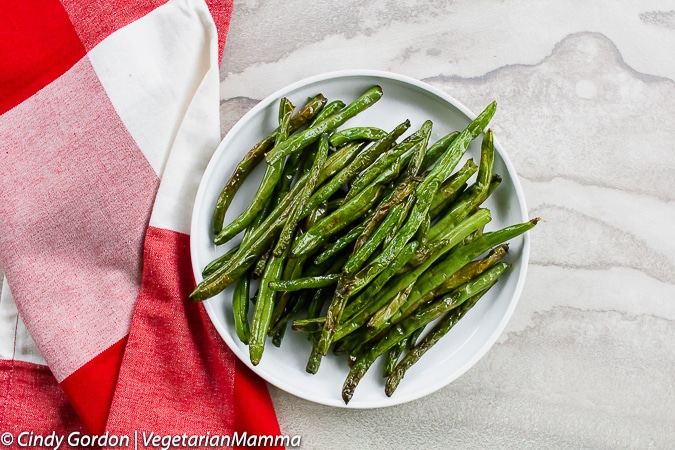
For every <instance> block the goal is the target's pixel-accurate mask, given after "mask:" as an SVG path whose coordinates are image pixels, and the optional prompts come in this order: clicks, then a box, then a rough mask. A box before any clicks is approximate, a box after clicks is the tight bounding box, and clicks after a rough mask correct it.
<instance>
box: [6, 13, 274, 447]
mask: <svg viewBox="0 0 675 450" xmlns="http://www.w3.org/2000/svg"><path fill="white" fill-rule="evenodd" d="M231 9H232V0H207V1H204V0H169V1H166V0H143V1H139V0H116V1H103V0H21V1H13V2H4V4H3V7H2V8H1V9H0V23H1V24H2V25H1V26H0V114H2V115H0V173H1V174H2V175H1V178H0V267H2V270H3V271H4V275H5V277H6V280H4V283H3V289H2V302H0V327H2V329H0V358H2V359H0V404H1V407H0V431H3V432H4V431H9V432H13V433H18V432H21V431H33V432H34V433H35V434H39V433H41V432H43V433H44V434H46V433H48V432H50V431H57V432H67V431H71V430H82V431H83V432H87V433H91V434H101V433H103V432H105V431H108V432H109V433H110V434H128V433H131V432H133V431H135V430H136V431H147V432H154V433H156V434H173V435H179V434H183V433H187V434H199V433H207V432H208V433H210V434H212V435H213V434H220V435H226V434H232V433H234V432H235V431H239V432H243V431H247V432H248V433H249V434H266V435H269V434H278V433H279V427H278V423H277V420H276V416H275V413H274V409H273V407H272V404H271V401H270V398H269V394H268V392H267V387H266V385H265V384H264V383H263V382H262V381H261V380H260V379H258V378H256V377H255V376H254V375H253V374H252V373H250V372H249V371H248V369H246V368H245V366H244V365H243V364H241V363H239V362H238V360H236V358H235V357H234V355H233V354H232V353H231V352H230V351H229V350H228V349H227V348H226V347H225V345H224V343H223V341H222V340H221V339H220V337H219V336H218V335H217V333H216V331H215V329H214V327H213V326H212V325H211V323H210V321H209V319H208V317H207V316H206V313H205V312H204V308H203V307H202V306H201V305H198V304H192V303H191V302H190V301H189V300H188V299H187V297H188V294H189V293H190V292H191V290H192V289H193V288H194V279H193V275H192V269H191V266H190V258H189V231H190V230H189V223H190V215H191V211H192V203H193V199H194V195H195V193H196V189H197V186H198V183H199V180H200V177H201V174H202V171H203V170H204V168H205V166H206V163H207V162H208V159H209V158H210V156H211V153H212V152H213V150H214V149H215V147H216V146H217V144H218V142H219V140H220V120H219V90H218V89H219V76H218V73H219V61H220V56H221V55H222V49H223V46H224V44H225V35H226V31H227V28H228V25H229V20H230V15H231ZM10 289H11V294H10ZM12 297H13V298H12ZM14 303H15V304H16V310H18V313H19V314H18V316H17V315H16V314H15V312H13V311H16V310H14V309H13V308H14V306H13V305H14ZM24 323H25V330H27V332H28V334H29V335H30V337H32V339H33V340H34V342H35V344H36V345H37V349H38V350H39V353H36V352H32V351H30V346H31V343H30V339H28V340H26V339H24V338H23V337H22V336H23V334H24V333H23V330H24V328H23V324H24ZM26 342H28V344H26ZM42 358H44V360H42ZM42 361H44V362H45V363H46V366H45V365H43V364H41V362H42ZM64 393H65V395H64Z"/></svg>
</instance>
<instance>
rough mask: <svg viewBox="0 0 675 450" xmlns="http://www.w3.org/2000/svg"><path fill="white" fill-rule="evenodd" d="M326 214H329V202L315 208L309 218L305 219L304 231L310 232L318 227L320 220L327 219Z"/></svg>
mask: <svg viewBox="0 0 675 450" xmlns="http://www.w3.org/2000/svg"><path fill="white" fill-rule="evenodd" d="M326 214H328V202H323V203H322V204H320V205H319V206H317V207H316V208H314V209H313V210H312V212H310V213H309V215H308V216H307V217H305V222H304V223H303V229H305V230H308V229H310V228H312V227H313V226H314V225H316V223H317V222H318V221H319V220H321V219H323V218H324V217H326Z"/></svg>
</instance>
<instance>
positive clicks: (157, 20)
mask: <svg viewBox="0 0 675 450" xmlns="http://www.w3.org/2000/svg"><path fill="white" fill-rule="evenodd" d="M214 45H215V46H216V48H217V36H216V31H215V25H214V24H213V19H212V18H211V16H210V14H209V11H208V8H207V6H206V4H205V3H204V2H203V1H202V0H170V1H169V2H168V3H166V4H164V5H162V6H160V7H158V8H157V9H155V10H154V11H152V12H150V13H149V14H148V15H146V16H145V17H142V18H141V19H139V20H137V21H135V22H134V23H131V24H130V25H127V26H126V27H123V28H121V29H120V30H118V31H116V32H115V33H113V34H111V35H110V36H109V37H107V38H106V39H105V40H103V41H102V42H101V43H100V44H98V45H97V46H96V47H95V48H94V49H92V50H91V51H90V52H89V55H88V56H89V59H90V60H91V63H92V65H93V66H94V70H95V71H96V74H97V76H98V77H99V79H100V81H101V84H102V85H103V87H104V89H105V90H106V93H107V94H108V97H109V98H110V100H111V102H112V104H113V105H114V107H115V110H116V111H117V113H118V114H119V116H120V117H121V119H122V121H123V122H124V124H125V125H126V127H127V129H128V131H129V133H130V134H131V136H132V137H133V138H134V139H135V141H136V143H137V144H138V146H139V147H140V149H141V150H142V151H143V154H144V155H145V156H146V158H147V159H148V161H149V162H150V165H151V166H152V167H153V169H154V170H155V172H156V173H157V174H158V176H160V177H161V176H162V174H163V172H164V166H165V164H166V161H167V157H168V155H169V152H170V150H171V148H172V146H173V144H174V141H175V140H176V138H177V134H178V130H179V128H180V126H181V124H182V123H183V117H184V115H185V114H186V112H187V110H188V109H192V103H193V97H194V96H195V93H196V92H197V91H198V90H199V89H200V86H202V84H203V80H204V77H205V75H206V74H207V73H210V71H211V70H212V67H213V64H214V63H213V58H214V57H215V58H216V63H215V65H216V70H217V50H216V51H213V46H214ZM215 76H216V77H217V76H218V74H217V73H216V74H215ZM218 82H219V80H218V79H216V84H218ZM216 89H218V86H216ZM214 101H216V102H217V101H218V91H216V93H215V97H214Z"/></svg>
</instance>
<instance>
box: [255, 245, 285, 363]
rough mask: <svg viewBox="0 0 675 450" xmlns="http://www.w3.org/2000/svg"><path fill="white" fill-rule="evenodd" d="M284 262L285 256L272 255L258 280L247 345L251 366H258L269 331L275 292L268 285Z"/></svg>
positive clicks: (278, 276)
mask: <svg viewBox="0 0 675 450" xmlns="http://www.w3.org/2000/svg"><path fill="white" fill-rule="evenodd" d="M285 260H286V257H285V256H282V257H281V258H278V257H276V256H274V255H272V256H271V257H270V259H269V261H268V262H267V267H266V268H265V272H264V273H263V276H262V279H261V280H260V288H259V290H258V299H257V301H256V304H255V309H254V310H253V319H252V320H251V337H250V339H249V343H248V348H249V357H250V360H251V364H253V365H254V366H256V365H258V363H260V359H261V358H262V355H263V351H264V349H265V340H266V339H267V331H268V330H269V326H270V323H271V320H272V312H273V310H274V297H275V296H276V292H275V291H273V290H272V289H270V288H269V284H270V282H272V281H275V280H278V279H279V278H280V277H281V273H282V270H283V267H284V262H285Z"/></svg>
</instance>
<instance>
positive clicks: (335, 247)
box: [314, 222, 366, 264]
mask: <svg viewBox="0 0 675 450" xmlns="http://www.w3.org/2000/svg"><path fill="white" fill-rule="evenodd" d="M365 229H366V223H365V222H363V223H361V224H359V225H357V226H355V227H354V228H352V229H351V230H349V231H348V232H347V233H346V234H345V235H344V236H341V237H340V238H338V239H337V240H336V241H335V242H333V243H331V244H330V245H328V246H327V247H326V249H325V250H324V251H322V252H321V253H319V254H318V255H317V257H316V258H315V259H314V263H315V264H321V263H322V262H324V261H327V260H328V259H330V258H332V257H333V256H334V255H336V254H338V253H340V252H341V251H343V250H344V249H345V248H347V246H349V244H351V243H352V242H354V241H355V240H356V239H358V237H359V236H360V235H361V233H362V232H363V230H365Z"/></svg>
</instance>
